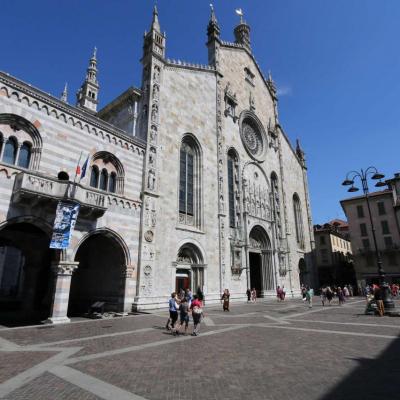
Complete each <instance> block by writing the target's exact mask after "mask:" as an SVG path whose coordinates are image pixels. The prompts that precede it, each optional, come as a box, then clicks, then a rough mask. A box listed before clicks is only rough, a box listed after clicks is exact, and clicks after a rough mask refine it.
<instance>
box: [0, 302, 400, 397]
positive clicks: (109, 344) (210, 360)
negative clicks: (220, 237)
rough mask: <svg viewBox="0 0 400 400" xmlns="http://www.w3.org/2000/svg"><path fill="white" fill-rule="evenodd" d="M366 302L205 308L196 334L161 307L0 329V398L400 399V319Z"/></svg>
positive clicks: (263, 303)
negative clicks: (375, 312)
mask: <svg viewBox="0 0 400 400" xmlns="http://www.w3.org/2000/svg"><path fill="white" fill-rule="evenodd" d="M364 306H365V303H364V300H362V299H357V298H355V299H351V300H350V301H348V302H347V303H346V304H345V305H344V306H342V307H339V306H337V305H332V306H330V307H322V306H321V305H320V304H319V303H318V301H315V304H314V307H313V308H312V309H309V308H308V307H307V306H306V305H304V304H303V302H302V301H301V300H290V301H285V302H282V303H277V302H274V301H269V302H258V303H256V304H235V303H233V304H231V311H230V312H229V313H228V312H226V313H224V312H223V311H222V309H221V308H222V307H216V306H212V307H207V308H206V317H205V319H204V321H203V322H202V326H201V333H200V335H199V336H198V337H193V336H190V335H188V336H179V337H174V336H172V335H171V334H170V333H168V332H166V331H165V329H164V326H165V322H166V319H167V313H166V312H164V311H158V312H154V313H151V314H142V315H135V316H129V317H125V318H115V319H112V320H90V321H84V322H81V321H79V322H73V323H71V324H67V325H62V326H51V325H50V326H36V327H23V328H3V329H2V328H0V353H1V354H0V357H1V358H0V360H1V362H0V398H1V399H9V400H14V399H24V400H25V399H40V400H42V399H44V400H47V399H49V400H59V399H60V400H61V399H68V400H71V399H77V400H86V399H87V400H95V399H105V400H120V399H121V400H125V399H126V400H128V399H131V400H143V399H147V400H156V399H174V400H180V399H185V400H190V399H229V400H230V399H251V400H258V399H260V400H261V399H262V400H264V399H265V400H270V399H271V400H275V399H279V400H285V399H296V400H297V399H299V400H302V399H307V400H314V399H315V400H317V399H318V400H331V399H332V400H339V399H346V400H347V399H351V400H355V399H356V400H357V399H360V400H361V399H362V400H368V399H376V398H378V397H379V398H383V397H386V396H390V398H392V399H393V398H395V399H396V398H400V336H399V334H400V319H399V318H391V317H382V318H380V317H375V316H366V315H364V313H363V311H364ZM397 307H399V308H400V304H399V303H398V304H397Z"/></svg>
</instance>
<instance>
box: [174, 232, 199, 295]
mask: <svg viewBox="0 0 400 400" xmlns="http://www.w3.org/2000/svg"><path fill="white" fill-rule="evenodd" d="M175 265H176V272H175V290H176V291H177V292H178V291H180V290H182V289H191V290H192V291H197V290H198V289H199V288H200V290H201V291H202V292H204V286H205V263H204V250H203V249H202V248H201V246H198V243H197V242H196V241H194V240H190V239H189V240H185V241H182V242H181V243H180V245H179V247H178V251H177V253H176V261H175Z"/></svg>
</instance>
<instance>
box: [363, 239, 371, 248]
mask: <svg viewBox="0 0 400 400" xmlns="http://www.w3.org/2000/svg"><path fill="white" fill-rule="evenodd" d="M362 244H363V247H364V249H365V250H369V248H370V243H369V239H363V240H362Z"/></svg>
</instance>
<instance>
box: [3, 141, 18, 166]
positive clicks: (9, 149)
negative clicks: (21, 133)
mask: <svg viewBox="0 0 400 400" xmlns="http://www.w3.org/2000/svg"><path fill="white" fill-rule="evenodd" d="M16 156H17V141H16V140H15V139H14V138H9V139H8V140H7V142H6V146H5V148H4V155H3V161H4V162H5V163H7V164H12V165H14V164H15V158H16Z"/></svg>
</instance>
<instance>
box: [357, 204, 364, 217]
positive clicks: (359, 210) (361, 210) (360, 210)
mask: <svg viewBox="0 0 400 400" xmlns="http://www.w3.org/2000/svg"><path fill="white" fill-rule="evenodd" d="M357 217H358V218H364V207H363V206H361V205H360V206H357Z"/></svg>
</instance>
